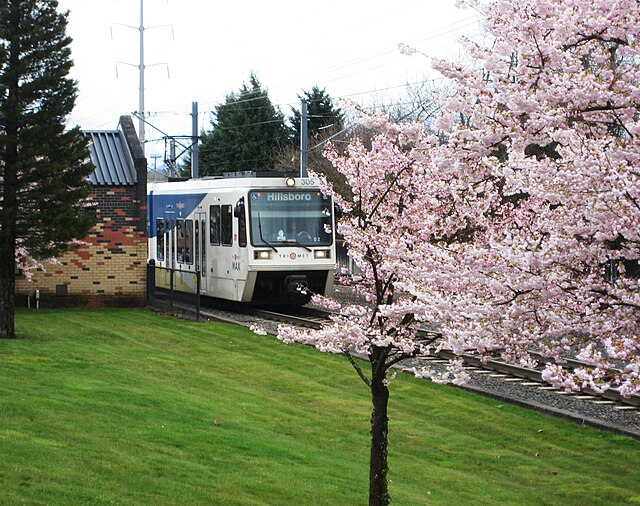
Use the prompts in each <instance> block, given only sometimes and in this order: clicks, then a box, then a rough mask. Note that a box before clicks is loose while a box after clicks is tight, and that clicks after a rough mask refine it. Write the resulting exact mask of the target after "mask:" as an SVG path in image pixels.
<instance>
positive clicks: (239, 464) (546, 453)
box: [0, 310, 640, 506]
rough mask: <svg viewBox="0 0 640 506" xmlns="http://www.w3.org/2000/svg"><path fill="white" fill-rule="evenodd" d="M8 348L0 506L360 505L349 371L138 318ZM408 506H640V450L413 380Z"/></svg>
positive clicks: (408, 380) (401, 389) (361, 449)
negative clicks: (429, 505) (515, 505)
mask: <svg viewBox="0 0 640 506" xmlns="http://www.w3.org/2000/svg"><path fill="white" fill-rule="evenodd" d="M17 330H18V332H19V334H20V336H21V337H22V339H18V340H11V341H6V340H5V341H0V504H2V505H12V504H29V505H37V504H54V505H55V504H131V505H141V504H152V505H165V504H167V505H168V504H215V505H314V504H332V505H351V504H355V505H359V504H366V502H367V490H368V448H369V440H368V431H369V415H370V411H369V397H368V391H367V389H366V387H365V386H364V384H363V383H362V382H361V381H360V380H359V379H358V378H357V376H356V375H355V373H354V372H353V370H352V369H351V366H350V365H349V364H348V363H347V361H346V360H345V359H343V358H342V357H336V356H332V355H328V354H323V353H319V352H317V351H315V350H313V349H309V348H305V347H302V346H287V345H284V344H281V343H279V342H278V341H277V340H276V339H274V338H273V337H261V336H256V335H254V334H252V333H251V332H249V331H248V330H246V329H244V328H242V327H236V326H232V325H223V324H218V323H195V322H185V321H179V320H173V319H170V318H167V317H163V316H159V315H157V314H154V313H151V312H144V311H135V310H99V311H98V310H40V311H35V310H32V311H29V312H27V311H21V312H19V313H18V315H17ZM389 437H390V455H389V465H390V474H389V478H390V492H391V496H392V499H393V501H394V504H398V505H423V504H440V505H458V504H473V505H478V504H487V505H505V504H518V505H539V504H558V505H563V506H568V505H581V506H582V505H596V504H602V505H614V504H640V441H635V440H632V439H629V438H624V437H619V436H615V435H612V434H608V433H604V432H600V431H597V430H593V429H589V428H586V427H580V426H577V425H574V424H571V423H568V422H564V421H561V420H558V419H554V418H550V417H547V416H544V415H541V414H537V413H533V412H530V411H527V410H524V409H520V408H517V407H513V406H508V405H502V404H501V403H499V402H497V401H494V400H491V399H487V398H483V397H479V396H475V395H472V394H469V393H466V392H463V391H460V390H457V389H454V388H449V387H442V386H438V385H434V384H431V383H428V382H426V381H418V380H416V379H414V378H412V377H409V376H402V377H399V378H397V379H396V380H395V381H394V382H393V383H392V385H391V403H390V436H389Z"/></svg>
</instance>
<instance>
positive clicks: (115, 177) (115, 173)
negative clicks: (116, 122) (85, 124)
mask: <svg viewBox="0 0 640 506" xmlns="http://www.w3.org/2000/svg"><path fill="white" fill-rule="evenodd" d="M83 133H84V134H85V135H87V136H89V137H90V138H91V142H90V143H89V151H90V153H91V161H92V162H93V164H94V165H95V166H96V170H94V171H93V172H92V173H91V175H90V176H89V181H91V184H92V185H98V186H102V185H104V186H126V185H134V184H136V183H137V175H136V169H135V166H134V163H133V157H132V156H131V152H130V150H129V147H128V145H127V141H126V139H125V136H124V133H123V132H122V131H120V130H94V131H86V130H85V131H84V132H83Z"/></svg>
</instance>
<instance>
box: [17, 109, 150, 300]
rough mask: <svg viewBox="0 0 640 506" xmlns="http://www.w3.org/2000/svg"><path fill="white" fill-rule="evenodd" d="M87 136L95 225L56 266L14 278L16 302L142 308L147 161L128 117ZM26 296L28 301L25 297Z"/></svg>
mask: <svg viewBox="0 0 640 506" xmlns="http://www.w3.org/2000/svg"><path fill="white" fill-rule="evenodd" d="M85 134H86V135H88V136H89V137H90V138H91V144H90V152H91V161H92V162H93V163H94V165H95V166H96V169H95V171H94V172H93V173H92V174H91V175H90V177H89V180H90V182H91V185H92V187H93V189H92V192H91V195H90V197H89V199H90V201H92V202H93V203H94V206H95V211H96V218H97V221H96V225H95V227H94V228H93V229H92V230H91V231H90V232H89V234H88V235H87V237H85V238H83V239H82V244H79V245H78V246H74V247H73V248H72V249H70V250H68V251H67V252H65V253H64V254H62V255H61V256H60V257H58V259H57V260H58V262H59V263H55V264H46V265H45V269H44V270H39V271H37V272H35V273H33V278H32V279H31V281H29V280H27V279H25V278H24V276H19V277H18V279H17V280H16V302H17V303H20V302H23V303H27V302H30V303H32V304H34V303H35V294H36V290H38V292H39V303H40V305H41V307H47V306H63V305H68V306H143V305H144V304H145V303H146V263H147V238H146V235H147V234H146V224H147V207H146V195H147V162H146V159H145V156H144V152H143V149H142V146H141V144H140V141H139V140H138V137H137V135H136V132H135V128H134V126H133V122H132V120H131V118H130V117H129V116H122V117H121V118H120V122H119V125H118V128H117V130H110V131H86V132H85ZM29 298H30V299H29Z"/></svg>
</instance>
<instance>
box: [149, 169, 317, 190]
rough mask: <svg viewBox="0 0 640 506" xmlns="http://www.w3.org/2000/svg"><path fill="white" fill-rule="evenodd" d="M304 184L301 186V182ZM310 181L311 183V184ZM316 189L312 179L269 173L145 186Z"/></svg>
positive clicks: (171, 187)
mask: <svg viewBox="0 0 640 506" xmlns="http://www.w3.org/2000/svg"><path fill="white" fill-rule="evenodd" d="M287 180H289V181H290V182H291V181H292V182H293V184H291V183H289V184H287ZM303 180H304V182H305V184H304V185H303V184H302V182H303ZM311 181H313V183H312V184H310V183H311ZM286 187H292V188H298V189H308V188H314V189H315V188H318V181H317V180H315V179H313V178H299V177H291V176H288V175H287V174H284V173H283V174H274V173H270V174H268V175H266V176H264V175H261V174H260V175H258V174H256V173H249V174H247V175H244V174H243V175H241V176H239V175H232V176H225V177H221V176H214V177H203V178H195V179H186V180H183V181H170V182H162V183H151V182H149V183H148V184H147V192H164V191H167V192H175V191H183V192H198V191H209V190H216V189H241V188H242V189H246V188H286Z"/></svg>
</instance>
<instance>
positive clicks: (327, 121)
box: [289, 86, 344, 146]
mask: <svg viewBox="0 0 640 506" xmlns="http://www.w3.org/2000/svg"><path fill="white" fill-rule="evenodd" d="M298 98H299V99H300V100H304V101H305V102H307V114H308V118H309V120H308V121H309V123H308V129H307V132H308V134H309V139H311V140H312V141H313V140H316V141H319V140H322V139H321V138H322V137H325V136H323V135H322V133H321V132H322V131H325V133H329V134H333V133H336V132H339V131H340V130H342V129H343V127H344V114H343V113H342V110H340V108H337V107H335V106H334V104H333V100H332V99H331V96H330V95H329V94H328V93H327V91H326V89H324V88H323V89H320V88H318V86H314V87H313V88H311V91H305V92H303V94H302V95H298ZM291 112H292V115H291V117H290V118H289V121H290V122H291V124H292V125H293V129H294V131H295V135H294V139H293V141H294V145H295V146H299V145H300V111H298V110H297V109H294V108H291ZM327 137H328V135H327Z"/></svg>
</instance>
